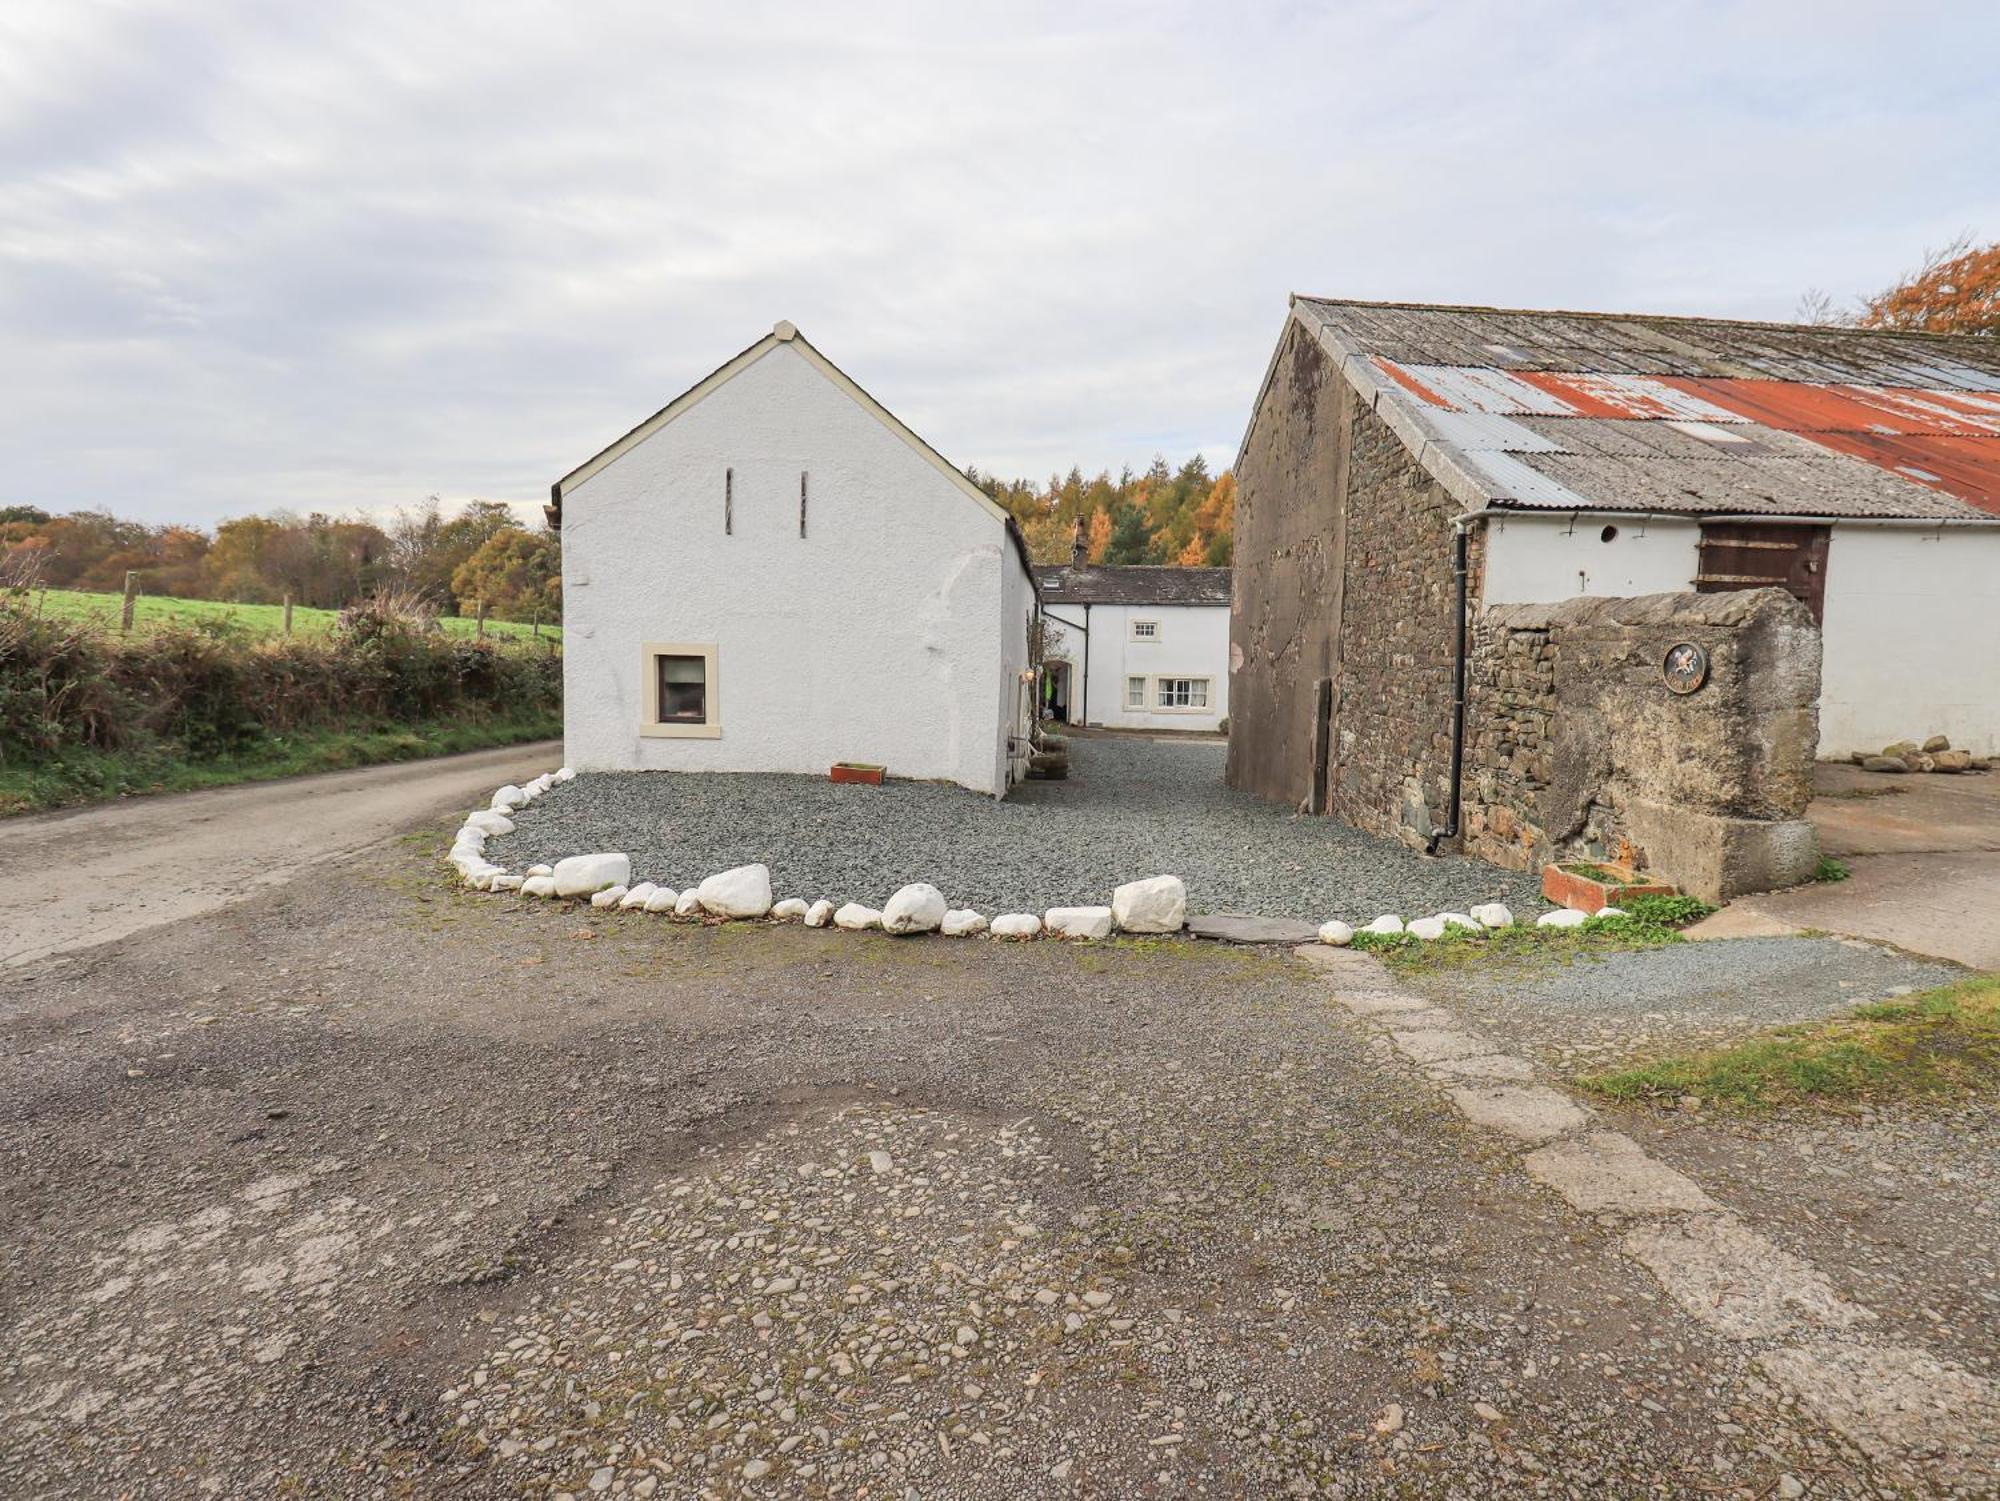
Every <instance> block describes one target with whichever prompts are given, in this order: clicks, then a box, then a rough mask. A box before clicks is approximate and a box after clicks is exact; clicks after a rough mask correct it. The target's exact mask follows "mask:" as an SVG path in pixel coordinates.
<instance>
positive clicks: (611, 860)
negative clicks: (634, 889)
mask: <svg viewBox="0 0 2000 1501" xmlns="http://www.w3.org/2000/svg"><path fill="white" fill-rule="evenodd" d="M631 879H632V857H631V856H630V855H618V854H604V855H571V856H570V857H569V858H568V859H567V860H558V861H556V869H555V883H556V895H557V896H589V895H591V894H592V893H593V892H598V891H602V890H603V889H604V888H605V887H607V886H624V885H626V884H628V883H629V882H630V881H631Z"/></svg>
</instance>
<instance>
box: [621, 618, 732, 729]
mask: <svg viewBox="0 0 2000 1501" xmlns="http://www.w3.org/2000/svg"><path fill="white" fill-rule="evenodd" d="M644 652H645V656H644V670H645V676H644V691H645V696H646V703H645V718H644V720H643V721H642V722H641V723H640V725H639V733H640V734H641V735H651V736H655V737H658V738H662V739H682V740H717V739H720V738H721V736H722V703H721V697H720V694H719V693H718V685H717V683H716V672H715V647H714V646H712V645H707V644H700V645H687V644H670V643H664V642H651V641H649V642H647V643H646V646H645V648H644Z"/></svg>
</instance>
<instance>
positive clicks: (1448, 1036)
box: [1389, 1031, 1493, 1063]
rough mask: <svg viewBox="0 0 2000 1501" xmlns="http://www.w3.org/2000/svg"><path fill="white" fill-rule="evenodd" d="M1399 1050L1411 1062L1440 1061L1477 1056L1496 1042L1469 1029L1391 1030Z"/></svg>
mask: <svg viewBox="0 0 2000 1501" xmlns="http://www.w3.org/2000/svg"><path fill="white" fill-rule="evenodd" d="M1389 1038H1390V1041H1392V1042H1394V1043H1395V1044H1396V1050H1397V1051H1398V1052H1400V1053H1401V1054H1402V1055H1403V1056H1404V1057H1405V1058H1408V1059H1409V1060H1410V1061H1411V1062H1412V1063H1437V1062H1440V1061H1442V1060H1443V1059H1446V1058H1477V1057H1479V1056H1481V1055H1482V1054H1485V1053H1491V1052H1492V1051H1493V1044H1492V1043H1490V1042H1488V1041H1487V1040H1486V1039H1485V1038H1483V1037H1474V1036H1473V1035H1472V1034H1471V1033H1469V1032H1449V1031H1438V1032H1391V1033H1390V1034H1389Z"/></svg>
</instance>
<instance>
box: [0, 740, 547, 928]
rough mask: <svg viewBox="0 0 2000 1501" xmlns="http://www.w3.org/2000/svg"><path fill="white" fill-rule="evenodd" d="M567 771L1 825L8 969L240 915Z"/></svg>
mask: <svg viewBox="0 0 2000 1501" xmlns="http://www.w3.org/2000/svg"><path fill="white" fill-rule="evenodd" d="M561 757H562V743H561V742H560V741H556V740H544V741H537V742H535V743H533V744H529V745H510V746H505V747H502V748H501V749H498V750H489V751H474V752H472V753H470V754H468V755H463V756H441V757H438V758H436V759H434V760H427V761H407V762H399V763H397V764H395V765H391V766H371V767H365V768H363V769H361V770H359V771H336V772H328V773H326V774H324V775H322V776H311V777H293V778H290V779H288V780H285V781H278V782H256V783H251V784H249V785H247V786H243V787H225V788H219V789H217V790H215V791H213V792H189V793H181V794H178V795H176V796H171V797H149V798H135V799H132V800H130V801H126V802H119V803H111V804H106V805H102V806H98V807H92V808H79V809H74V810H72V811H69V812H63V813H49V814H42V815H39V816H36V817H31V818H19V819H11V820H7V821H4V822H0V870H5V871H6V872H7V874H8V879H7V880H6V881H5V882H4V883H0V968H6V967H10V966H15V965H21V964H29V963H33V962H36V961H38V960H42V959H47V958H50V957H52V956H54V955H56V954H63V953H68V952H71V951H72V950H76V949H83V948H89V947H91V946H92V945H94V944H99V943H106V942H109V941H110V940H112V939H114V938H124V937H126V936H128V935H130V934H133V933H138V932H143V931H145V930H146V929H148V928H153V927H157V926H159V925H160V924H162V923H170V922H179V921H181V920H183V919H185V918H189V917H197V916H200V915H201V914H203V913H206V912H213V911H215V910H217V909H218V908H221V907H226V906H229V905H231V904H232V903H235V902H239V901H242V900H243V899H244V898H246V897H249V896H253V895H256V894H257V893H259V892H261V891H265V890H268V889H269V888H271V887H274V886H278V885H282V884H283V883H284V882H286V881H289V880H291V879H292V878H293V877H295V876H297V875H299V874H300V873H301V872H302V871H305V870H306V869H308V868H309V867H311V866H313V865H316V864H321V863H323V862H326V861H330V860H340V859H343V858H346V857H348V856H351V855H353V854H356V853H358V852H359V851H361V850H364V849H367V848H368V847H370V846H371V845H375V844H379V843H380V842H381V841H383V840H385V839H388V838H390V837H392V836H394V835H395V834H398V833H400V832H402V831H403V830H405V829H407V828H408V827H410V826H411V825H412V824H414V823H418V822H420V821H421V820H423V819H426V818H430V817H435V816H436V815H438V814H441V813H444V812H447V811H449V810H450V809H452V808H456V807H461V806H463V807H465V808H472V807H478V806H484V804H485V802H486V799H487V798H488V797H489V796H490V795H491V794H492V791H493V789H494V788H495V787H498V786H501V785H502V784H504V783H506V782H509V781H524V780H526V779H527V778H529V777H531V776H535V775H537V774H538V773H540V772H543V771H548V770H550V769H552V768H553V767H555V766H556V765H558V764H560V761H561Z"/></svg>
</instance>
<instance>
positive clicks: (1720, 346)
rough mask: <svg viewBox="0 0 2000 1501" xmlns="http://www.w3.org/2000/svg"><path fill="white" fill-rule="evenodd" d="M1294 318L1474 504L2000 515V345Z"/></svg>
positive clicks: (1348, 305) (1873, 334) (1321, 303)
mask: <svg viewBox="0 0 2000 1501" xmlns="http://www.w3.org/2000/svg"><path fill="white" fill-rule="evenodd" d="M1292 313H1293V316H1294V318H1296V319H1297V320H1298V322H1299V323H1300V325H1301V326H1302V327H1303V328H1304V329H1305V330H1306V331H1307V332H1309V333H1310V334H1312V335H1313V336H1315V337H1316V338H1317V339H1318V341H1319V343H1320V345H1321V347H1322V348H1323V349H1324V350H1325V351H1326V352H1327V353H1328V355H1329V356H1330V357H1331V358H1332V359H1333V360H1334V361H1335V363H1336V365H1337V366H1338V368H1340V370H1341V371H1342V373H1343V374H1344V375H1345V377H1346V378H1347V380H1348V381H1349V382H1350V384H1352V385H1353V386H1354V388H1355V389H1356V391H1357V392H1358V393H1359V394H1360V396H1361V398H1362V399H1363V400H1364V401H1365V402H1367V403H1368V404H1369V405H1370V406H1371V407H1372V408H1373V409H1374V410H1375V411H1376V412H1377V413H1378V414H1379V415H1380V416H1381V417H1382V418H1383V419H1384V420H1385V421H1387V422H1388V423H1389V425H1390V426H1391V427H1392V428H1393V429H1394V430H1395V431H1396V432H1397V434H1398V435H1399V436H1400V437H1401V438H1402V439H1403V441H1404V442H1405V443H1406V444H1407V445H1408V446H1409V447H1410V450H1411V452H1412V453H1414V454H1416V456H1417V458H1418V460H1419V462H1420V463H1422V464H1423V465H1424V467H1425V468H1426V469H1427V470H1428V471H1429V472H1430V473H1431V474H1432V475H1433V476H1434V477H1435V478H1437V479H1438V480H1439V482H1440V483H1442V484H1443V485H1444V486H1445V488H1446V489H1447V490H1448V491H1449V492H1450V493H1451V494H1452V495H1453V496H1454V497H1456V498H1457V499H1458V500H1459V501H1460V502H1461V503H1462V504H1463V505H1464V506H1465V507H1466V509H1468V510H1476V509H1479V508H1481V507H1484V506H1511V507H1519V508H1524V509H1548V510H1578V509H1589V510H1612V511H1635V512H1685V513H1693V514H1704V515H1724V514H1729V515H1738V514H1740V515H1810V516H1827V517H1911V518H1935V519H1938V520H1958V521H1963V520H1981V521H1993V520H1995V519H1996V517H2000V341H1996V340H1993V339H1986V338H1977V337H1972V336H1962V335H1961V336H1948V335H1934V334H1910V333H1898V332H1877V331H1870V330H1859V329H1848V328H1821V327H1805V326H1793V325H1787V324H1764V323H1740V322H1729V321H1725V320H1719V319H1703V318H1677V317H1638V316H1626V315H1616V314H1596V313H1563V312H1532V311H1520V310H1508V309H1500V308H1466V307H1432V306H1422V305H1406V304H1383V303H1365V302H1344V301H1338V300H1332V299H1321V298H1309V297H1298V298H1294V299H1293V303H1292ZM1253 421H1254V419H1253Z"/></svg>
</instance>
